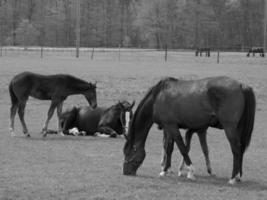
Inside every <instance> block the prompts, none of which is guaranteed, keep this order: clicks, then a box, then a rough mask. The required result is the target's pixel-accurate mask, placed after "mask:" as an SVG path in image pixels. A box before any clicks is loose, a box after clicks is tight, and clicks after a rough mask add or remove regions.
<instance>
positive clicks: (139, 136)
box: [129, 95, 154, 148]
mask: <svg viewBox="0 0 267 200" xmlns="http://www.w3.org/2000/svg"><path fill="white" fill-rule="evenodd" d="M153 103H154V100H153V97H152V95H150V96H148V97H147V98H146V100H145V101H144V102H142V105H139V106H138V108H137V109H136V111H135V114H134V116H133V119H132V121H131V125H130V129H129V131H130V133H131V134H130V138H129V141H130V142H131V144H132V146H134V145H135V146H138V148H144V146H145V142H146V138H147V135H148V132H149V130H150V128H151V126H152V124H153V120H152V114H153Z"/></svg>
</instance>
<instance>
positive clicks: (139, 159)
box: [123, 138, 146, 176]
mask: <svg viewBox="0 0 267 200" xmlns="http://www.w3.org/2000/svg"><path fill="white" fill-rule="evenodd" d="M123 153H124V156H125V157H124V163H123V174H124V175H131V176H135V175H136V171H137V169H138V168H139V167H140V165H141V164H142V163H143V161H144V159H145V157H146V152H145V150H144V148H139V147H138V148H137V147H136V145H133V144H132V141H131V139H129V138H128V139H127V141H126V143H125V145H124V148H123Z"/></svg>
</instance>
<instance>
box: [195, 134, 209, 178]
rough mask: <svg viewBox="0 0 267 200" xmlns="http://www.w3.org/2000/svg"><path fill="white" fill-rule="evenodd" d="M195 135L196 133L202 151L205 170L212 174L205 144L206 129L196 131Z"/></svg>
mask: <svg viewBox="0 0 267 200" xmlns="http://www.w3.org/2000/svg"><path fill="white" fill-rule="evenodd" d="M197 135H198V139H199V142H200V145H201V149H202V152H203V154H204V156H205V161H206V167H207V172H208V173H209V174H210V175H212V169H211V164H210V158H209V149H208V145H207V129H205V130H201V131H198V132H197Z"/></svg>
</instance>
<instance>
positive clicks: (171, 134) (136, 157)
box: [123, 77, 256, 184]
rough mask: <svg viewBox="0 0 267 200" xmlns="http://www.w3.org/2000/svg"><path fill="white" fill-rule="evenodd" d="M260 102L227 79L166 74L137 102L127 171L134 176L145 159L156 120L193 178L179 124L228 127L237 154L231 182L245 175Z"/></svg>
mask: <svg viewBox="0 0 267 200" xmlns="http://www.w3.org/2000/svg"><path fill="white" fill-rule="evenodd" d="M255 106H256V100H255V95H254V92H253V90H252V88H251V87H249V86H246V85H244V84H241V83H239V82H238V81H236V80H233V79H231V78H229V77H211V78H205V79H200V80H191V81H184V80H178V79H175V78H166V79H163V80H161V81H159V82H158V83H157V84H156V85H155V86H153V87H152V88H151V89H150V90H149V91H148V93H147V95H146V96H145V97H144V98H143V99H142V101H141V102H140V104H139V105H138V107H137V109H136V111H135V113H134V116H133V119H132V120H131V123H130V127H129V131H128V137H127V138H128V139H127V141H126V143H125V146H124V156H125V157H124V165H123V174H125V175H135V174H136V171H137V169H138V168H139V167H140V165H141V164H142V162H143V160H144V159H145V141H146V138H147V134H148V132H149V130H150V128H151V126H152V124H153V123H156V124H158V125H159V126H160V127H161V128H163V131H164V134H165V135H166V136H167V137H168V138H171V139H173V140H174V141H175V142H176V144H177V146H178V148H179V150H180V152H181V154H182V155H183V157H184V160H185V163H186V165H187V166H189V172H188V175H187V177H188V178H191V179H194V173H193V167H192V162H191V160H190V158H189V156H188V152H187V149H186V146H185V144H184V142H183V139H182V137H181V133H180V131H179V128H182V129H192V130H201V129H203V130H204V129H207V128H208V127H215V128H219V129H224V131H225V134H226V136H227V139H228V141H229V143H230V146H231V150H232V153H233V171H232V176H231V179H230V181H229V183H231V184H233V183H235V181H236V180H237V178H238V174H240V176H241V175H242V162H243V155H244V152H245V150H246V148H247V147H248V146H249V143H250V140H251V135H252V130H253V126H254V117H255Z"/></svg>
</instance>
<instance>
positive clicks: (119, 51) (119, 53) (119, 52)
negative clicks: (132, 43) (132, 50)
mask: <svg viewBox="0 0 267 200" xmlns="http://www.w3.org/2000/svg"><path fill="white" fill-rule="evenodd" d="M120 60H121V45H120V44H119V61H120Z"/></svg>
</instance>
